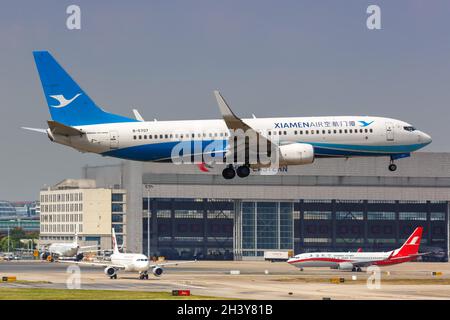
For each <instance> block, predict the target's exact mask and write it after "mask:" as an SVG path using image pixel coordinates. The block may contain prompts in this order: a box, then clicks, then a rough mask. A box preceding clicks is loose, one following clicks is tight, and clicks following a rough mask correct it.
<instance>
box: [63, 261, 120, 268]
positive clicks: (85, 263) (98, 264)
mask: <svg viewBox="0 0 450 320" xmlns="http://www.w3.org/2000/svg"><path fill="white" fill-rule="evenodd" d="M58 263H68V264H77V265H81V266H91V267H103V268H106V267H113V268H116V269H125V267H124V266H122V265H117V264H111V263H107V261H105V262H89V261H68V260H58Z"/></svg>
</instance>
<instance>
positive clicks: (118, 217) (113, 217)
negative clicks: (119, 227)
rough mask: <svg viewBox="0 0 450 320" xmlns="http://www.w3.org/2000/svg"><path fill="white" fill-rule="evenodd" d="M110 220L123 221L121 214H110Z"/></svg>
mask: <svg viewBox="0 0 450 320" xmlns="http://www.w3.org/2000/svg"><path fill="white" fill-rule="evenodd" d="M111 221H112V222H123V215H122V214H113V215H111Z"/></svg>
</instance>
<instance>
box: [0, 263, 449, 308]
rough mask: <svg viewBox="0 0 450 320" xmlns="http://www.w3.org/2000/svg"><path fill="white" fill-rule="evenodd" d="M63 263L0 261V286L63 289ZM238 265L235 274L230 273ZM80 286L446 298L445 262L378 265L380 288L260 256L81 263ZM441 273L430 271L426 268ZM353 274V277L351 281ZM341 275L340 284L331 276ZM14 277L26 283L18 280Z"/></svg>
mask: <svg viewBox="0 0 450 320" xmlns="http://www.w3.org/2000/svg"><path fill="white" fill-rule="evenodd" d="M68 266H69V265H68V264H62V263H48V262H44V261H11V262H6V261H0V276H16V277H17V279H18V280H19V281H18V282H16V283H14V282H11V283H1V282H0V288H1V287H5V286H8V287H39V288H61V289H66V288H67V281H68V280H69V283H70V280H71V279H73V275H72V274H71V273H69V272H68V269H67V268H68ZM231 270H239V271H240V274H239V275H232V274H230V271H231ZM80 271H81V273H80V276H81V278H80V279H81V289H109V290H132V291H140V290H145V291H155V292H156V291H165V292H170V291H171V290H174V289H190V290H191V293H192V294H193V295H206V296H217V297H224V298H240V299H283V300H286V299H322V298H324V297H326V298H331V299H450V263H405V264H401V265H396V266H390V267H384V268H381V271H382V272H381V274H380V277H381V278H380V287H379V288H378V289H377V288H376V287H375V284H376V283H374V282H373V281H371V282H370V284H371V286H368V285H367V279H368V277H369V276H370V274H368V273H366V272H359V273H352V272H344V271H338V270H330V269H326V268H311V269H305V271H300V270H298V269H296V268H295V267H293V266H290V265H288V264H287V263H283V262H277V263H270V262H265V261H257V262H256V261H198V262H195V263H192V264H182V265H179V266H171V267H167V268H165V270H164V274H163V275H162V276H161V277H159V278H158V277H154V276H150V279H149V280H139V279H138V275H137V274H136V273H130V272H120V273H119V274H118V276H119V278H118V279H116V280H111V279H109V278H108V277H106V276H105V274H104V273H103V268H97V267H81V269H80ZM433 271H434V272H442V275H439V276H434V275H432V272H433ZM352 276H356V280H352ZM339 278H344V279H345V282H344V283H332V282H331V279H339ZM20 280H26V281H30V282H25V283H21V282H20Z"/></svg>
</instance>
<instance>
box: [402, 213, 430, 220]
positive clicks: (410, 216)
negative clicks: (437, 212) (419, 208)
mask: <svg viewBox="0 0 450 320" xmlns="http://www.w3.org/2000/svg"><path fill="white" fill-rule="evenodd" d="M399 219H400V220H422V221H424V220H427V213H426V212H400V213H399Z"/></svg>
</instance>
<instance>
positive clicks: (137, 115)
mask: <svg viewBox="0 0 450 320" xmlns="http://www.w3.org/2000/svg"><path fill="white" fill-rule="evenodd" d="M133 114H134V117H135V118H136V120H137V121H140V122H144V121H145V120H144V118H143V117H142V116H141V114H140V113H139V111H137V109H133Z"/></svg>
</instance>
